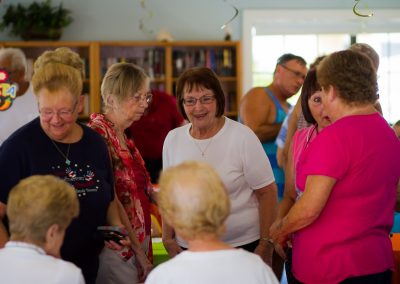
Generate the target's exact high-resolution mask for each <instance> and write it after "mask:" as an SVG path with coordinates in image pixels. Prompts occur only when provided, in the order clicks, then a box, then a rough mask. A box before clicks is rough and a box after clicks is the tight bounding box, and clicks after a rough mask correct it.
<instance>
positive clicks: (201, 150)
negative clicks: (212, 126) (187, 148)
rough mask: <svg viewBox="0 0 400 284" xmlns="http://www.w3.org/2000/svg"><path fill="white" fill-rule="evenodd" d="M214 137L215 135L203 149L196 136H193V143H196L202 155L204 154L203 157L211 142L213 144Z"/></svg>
mask: <svg viewBox="0 0 400 284" xmlns="http://www.w3.org/2000/svg"><path fill="white" fill-rule="evenodd" d="M213 138H214V137H211V139H210V141H208V143H207V145H206V147H205V148H204V150H203V149H201V147H200V144H198V143H197V141H196V139H194V138H193V137H192V140H193V143H194V145H196V147H197V148H198V149H199V150H200V153H201V156H202V157H204V155H205V153H206V151H207V149H208V146H210V144H211V142H212V140H213Z"/></svg>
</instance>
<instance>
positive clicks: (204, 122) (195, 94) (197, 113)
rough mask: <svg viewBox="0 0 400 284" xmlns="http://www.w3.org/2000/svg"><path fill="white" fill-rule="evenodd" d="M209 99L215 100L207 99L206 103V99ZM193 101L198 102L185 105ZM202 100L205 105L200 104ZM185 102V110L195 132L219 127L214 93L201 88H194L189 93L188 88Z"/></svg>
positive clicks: (184, 95) (184, 98) (184, 96)
mask: <svg viewBox="0 0 400 284" xmlns="http://www.w3.org/2000/svg"><path fill="white" fill-rule="evenodd" d="M209 97H212V98H213V99H211V100H207V99H206V100H205V101H204V98H209ZM201 98H202V99H201ZM192 99H196V100H197V101H196V103H195V104H194V105H187V104H185V101H187V100H192ZM200 99H201V100H202V101H203V103H202V102H200ZM183 100H184V101H183V108H184V110H185V113H186V115H187V117H188V119H189V121H190V122H191V123H192V127H193V129H194V130H200V131H204V130H208V129H212V128H214V127H215V126H216V125H217V123H218V118H217V117H216V113H217V102H216V100H215V98H214V93H213V91H211V90H209V89H206V88H204V87H201V86H197V87H193V88H192V89H191V91H188V90H187V88H185V91H184V94H183Z"/></svg>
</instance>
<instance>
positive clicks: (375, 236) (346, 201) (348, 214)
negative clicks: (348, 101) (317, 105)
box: [293, 113, 400, 284]
mask: <svg viewBox="0 0 400 284" xmlns="http://www.w3.org/2000/svg"><path fill="white" fill-rule="evenodd" d="M399 161H400V141H399V140H398V139H397V137H396V136H395V135H394V132H393V130H392V129H390V127H389V126H388V124H387V123H386V121H385V120H384V119H383V118H382V117H381V116H380V115H379V114H378V113H376V114H372V115H357V116H348V117H345V118H342V119H340V120H338V121H336V122H335V123H333V124H332V125H331V126H328V127H327V128H325V129H324V131H322V132H321V133H320V134H319V135H318V136H317V137H316V138H315V140H314V142H313V143H312V144H311V145H310V146H309V147H308V148H307V149H306V150H305V151H304V155H303V156H301V157H300V161H299V164H298V168H297V175H296V185H297V187H298V188H299V189H301V190H304V187H305V182H306V177H307V176H308V175H324V176H328V177H332V178H334V179H336V184H335V185H334V187H333V188H332V191H331V194H330V196H329V199H328V201H327V203H326V205H325V207H324V209H323V210H322V212H321V214H320V216H319V217H318V218H317V219H316V220H315V221H314V222H313V223H312V224H310V225H309V226H307V227H305V228H303V229H301V230H299V231H298V232H297V233H296V234H295V235H294V237H293V273H294V275H295V277H296V278H297V279H299V280H300V281H302V282H305V283H319V284H323V283H338V282H340V281H342V280H344V279H346V278H349V277H354V276H361V275H367V274H374V273H380V272H383V271H386V270H388V269H393V254H392V247H391V242H390V239H389V233H390V229H391V227H392V225H393V213H394V208H395V201H396V187H397V183H398V182H399V179H400V162H399Z"/></svg>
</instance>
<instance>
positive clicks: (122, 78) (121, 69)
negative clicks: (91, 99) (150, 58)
mask: <svg viewBox="0 0 400 284" xmlns="http://www.w3.org/2000/svg"><path fill="white" fill-rule="evenodd" d="M146 80H149V77H148V76H147V75H146V73H145V72H144V70H143V69H142V68H141V67H139V66H137V65H135V64H133V63H125V62H121V63H115V64H113V65H111V67H110V68H108V70H107V72H106V74H105V75H104V78H103V82H102V84H101V97H102V99H103V104H104V108H105V109H106V110H107V109H108V108H109V107H110V106H109V105H108V103H107V101H108V97H109V96H113V97H115V98H116V99H117V100H118V102H123V101H124V100H125V99H127V98H128V97H130V96H133V95H134V94H135V93H136V92H138V91H139V90H140V88H142V87H143V85H144V84H145V83H146Z"/></svg>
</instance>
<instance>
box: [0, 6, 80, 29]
mask: <svg viewBox="0 0 400 284" xmlns="http://www.w3.org/2000/svg"><path fill="white" fill-rule="evenodd" d="M70 14H71V11H70V10H68V9H64V8H63V6H62V3H60V5H59V6H55V7H52V6H51V0H46V1H44V2H40V3H38V2H32V3H31V4H30V5H29V6H22V5H21V4H17V5H9V6H8V7H7V10H6V12H5V14H4V15H3V19H2V21H1V22H0V30H4V28H6V27H9V26H10V27H11V29H10V34H13V35H16V36H22V37H23V36H24V34H25V33H29V32H32V31H41V32H44V31H49V30H53V31H54V30H61V29H62V28H64V27H66V26H68V25H69V24H70V23H71V22H72V20H73V19H72V17H71V16H70Z"/></svg>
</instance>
